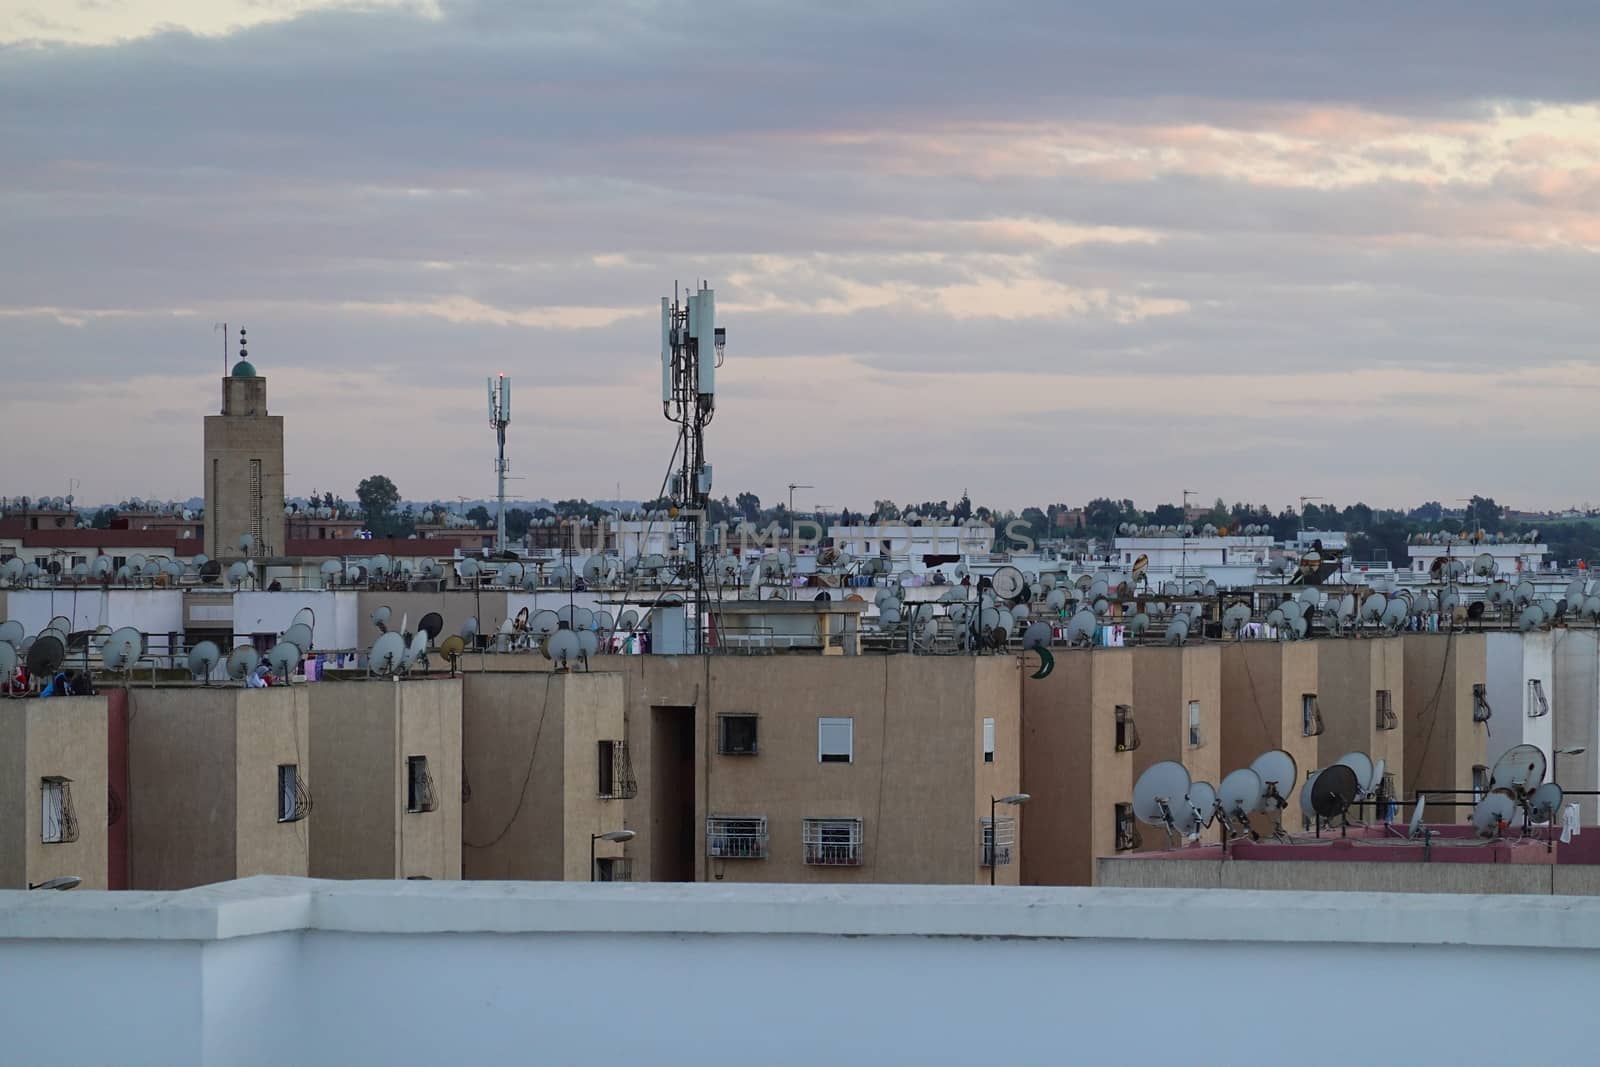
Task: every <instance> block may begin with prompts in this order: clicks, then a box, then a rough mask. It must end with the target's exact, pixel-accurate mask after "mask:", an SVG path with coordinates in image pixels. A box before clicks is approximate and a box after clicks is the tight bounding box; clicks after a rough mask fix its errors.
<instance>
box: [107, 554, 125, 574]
mask: <svg viewBox="0 0 1600 1067" xmlns="http://www.w3.org/2000/svg"><path fill="white" fill-rule="evenodd" d="M127 565H128V557H127V556H112V557H111V571H112V573H113V574H115V573H116V572H117V571H120V570H121V569H122V568H124V567H126V566H127Z"/></svg>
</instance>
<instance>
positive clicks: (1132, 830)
mask: <svg viewBox="0 0 1600 1067" xmlns="http://www.w3.org/2000/svg"><path fill="white" fill-rule="evenodd" d="M1116 820H1117V851H1118V852H1130V851H1132V850H1133V849H1136V848H1138V847H1139V844H1140V842H1139V826H1138V824H1137V823H1135V822H1134V819H1133V805H1132V804H1118V805H1117V806H1116Z"/></svg>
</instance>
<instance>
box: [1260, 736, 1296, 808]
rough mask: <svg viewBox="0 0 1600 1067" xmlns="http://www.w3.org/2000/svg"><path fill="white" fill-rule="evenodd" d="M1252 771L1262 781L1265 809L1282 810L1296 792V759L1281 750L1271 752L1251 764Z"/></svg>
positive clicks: (1263, 754) (1265, 753) (1276, 749)
mask: <svg viewBox="0 0 1600 1067" xmlns="http://www.w3.org/2000/svg"><path fill="white" fill-rule="evenodd" d="M1250 769H1251V770H1253V771H1255V772H1256V775H1257V777H1259V778H1260V779H1261V788H1262V794H1261V796H1262V802H1263V807H1265V808H1266V809H1268V810H1272V809H1274V808H1279V809H1281V808H1282V807H1283V806H1284V805H1285V804H1286V803H1288V796H1289V794H1290V793H1292V792H1294V783H1295V775H1296V769H1295V763H1294V757H1293V756H1291V755H1289V753H1287V752H1285V751H1284V750H1283V749H1281V748H1275V749H1273V750H1272V751H1271V752H1263V753H1262V754H1261V755H1259V756H1257V757H1256V758H1255V762H1253V763H1251V764H1250Z"/></svg>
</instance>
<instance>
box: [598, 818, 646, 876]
mask: <svg viewBox="0 0 1600 1067" xmlns="http://www.w3.org/2000/svg"><path fill="white" fill-rule="evenodd" d="M637 836H639V835H638V834H637V833H636V832H635V831H633V830H612V831H611V832H609V833H604V834H590V835H589V881H591V882H592V881H594V880H595V877H594V874H595V866H594V843H595V842H596V841H616V842H622V841H632V840H633V839H634V838H635V837H637Z"/></svg>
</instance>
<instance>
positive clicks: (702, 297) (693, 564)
mask: <svg viewBox="0 0 1600 1067" xmlns="http://www.w3.org/2000/svg"><path fill="white" fill-rule="evenodd" d="M716 323H717V305H716V293H715V291H714V290H712V289H711V288H709V287H708V286H705V285H701V286H700V288H699V289H698V290H696V291H694V292H690V293H685V294H684V295H683V297H682V298H681V299H680V297H679V295H678V287H677V286H676V285H674V286H673V295H672V297H671V298H670V299H669V298H668V297H662V298H661V413H662V414H663V415H664V416H666V418H667V419H668V421H670V422H675V423H677V424H678V452H677V454H678V469H677V470H676V471H675V472H674V473H673V474H672V475H671V476H670V477H669V478H668V484H669V492H668V494H667V495H668V497H669V498H670V499H671V501H672V504H673V506H674V507H675V508H676V509H677V520H678V523H679V525H680V527H681V539H682V543H683V544H684V546H685V548H686V549H687V551H688V553H689V574H688V578H689V587H690V589H689V596H688V598H686V599H689V600H691V601H692V602H693V628H692V630H691V633H692V635H693V637H692V641H693V648H692V651H693V652H696V653H699V652H702V651H704V648H705V636H704V633H703V627H702V626H701V615H702V614H703V613H704V611H705V602H706V568H705V563H704V560H703V559H702V558H701V557H702V555H703V550H704V549H705V548H706V546H705V545H704V544H702V540H703V534H704V523H705V512H706V505H707V503H708V502H709V501H710V499H711V464H709V463H708V462H706V426H707V425H708V424H709V423H710V422H711V419H712V417H713V416H714V415H715V413H716V407H717V368H718V367H720V366H722V359H723V351H724V348H725V346H726V344H727V332H726V331H725V330H723V329H721V328H719V327H718V326H717V324H716Z"/></svg>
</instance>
